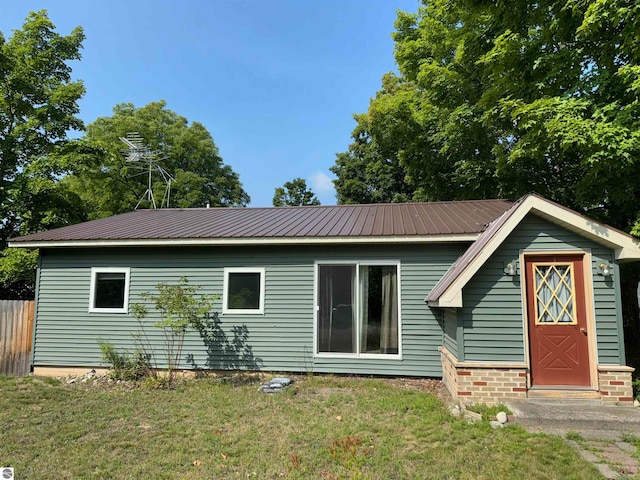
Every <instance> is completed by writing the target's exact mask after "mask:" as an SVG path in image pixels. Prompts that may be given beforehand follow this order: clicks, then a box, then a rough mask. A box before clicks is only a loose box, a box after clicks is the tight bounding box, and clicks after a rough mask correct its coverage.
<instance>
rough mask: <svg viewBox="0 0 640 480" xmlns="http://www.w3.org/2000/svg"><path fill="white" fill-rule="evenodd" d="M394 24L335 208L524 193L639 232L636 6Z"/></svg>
mask: <svg viewBox="0 0 640 480" xmlns="http://www.w3.org/2000/svg"><path fill="white" fill-rule="evenodd" d="M395 26H396V31H395V32H394V33H393V39H394V42H395V58H396V62H397V64H398V70H399V75H396V74H393V73H390V74H386V75H385V76H384V78H383V81H382V89H381V90H380V91H378V92H377V93H376V95H375V97H374V98H373V99H372V100H371V102H370V106H369V109H368V111H367V112H366V113H365V114H361V115H357V116H356V117H355V118H356V121H357V126H356V128H355V130H354V132H353V139H354V142H353V143H352V144H351V145H350V146H349V149H348V150H347V151H346V152H344V153H341V154H338V156H337V160H336V164H335V165H334V167H333V168H332V170H333V172H334V173H335V174H336V175H337V176H338V179H337V180H336V182H335V184H336V190H337V194H338V200H339V202H341V203H351V202H371V201H374V202H377V201H404V200H414V201H420V200H457V199H468V198H488V197H502V198H517V197H519V196H521V195H523V194H525V193H527V192H530V191H536V192H538V193H540V194H542V195H544V196H546V197H547V198H550V199H552V200H556V201H558V202H560V203H562V204H564V205H567V206H569V207H571V208H574V209H577V210H579V211H583V212H585V213H586V214H588V215H590V216H593V217H596V218H598V219H600V220H603V221H605V222H607V223H610V224H611V225H614V226H616V227H618V228H621V229H625V230H627V231H629V230H631V229H633V228H634V227H635V229H634V233H638V234H640V222H639V220H640V218H639V213H640V157H639V154H640V129H639V128H638V127H640V115H639V114H640V103H639V100H640V48H639V47H640V5H635V4H632V3H629V2H625V1H622V0H612V1H607V2H604V1H601V0H592V1H585V0H572V1H569V2H567V1H546V2H529V1H523V0H514V1H512V2H490V1H485V0H431V1H425V2H424V6H422V7H420V8H419V10H418V12H417V13H415V14H412V13H405V12H399V13H398V18H397V21H396V24H395Z"/></svg>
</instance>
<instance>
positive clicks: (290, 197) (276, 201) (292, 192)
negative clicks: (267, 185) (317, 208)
mask: <svg viewBox="0 0 640 480" xmlns="http://www.w3.org/2000/svg"><path fill="white" fill-rule="evenodd" d="M304 205H320V200H318V197H316V194H315V193H313V191H311V189H310V188H307V182H306V181H305V180H304V179H303V178H294V179H293V180H291V181H290V182H286V183H285V184H284V185H283V186H282V187H278V188H276V191H275V194H274V195H273V206H274V207H284V206H304Z"/></svg>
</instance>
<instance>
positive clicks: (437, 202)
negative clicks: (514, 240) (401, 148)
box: [118, 198, 514, 215]
mask: <svg viewBox="0 0 640 480" xmlns="http://www.w3.org/2000/svg"><path fill="white" fill-rule="evenodd" d="M478 202H482V203H490V202H506V203H514V201H513V200H509V199H507V198H481V199H478V200H469V199H468V200H434V201H427V202H392V203H345V204H341V205H340V204H337V205H282V206H279V207H250V206H249V207H239V206H229V207H223V206H218V207H187V208H184V207H171V208H141V209H139V210H132V211H131V212H124V213H134V212H150V211H158V210H164V211H167V210H168V211H184V210H190V211H194V210H273V209H275V208H282V209H295V208H304V209H321V208H337V207H339V208H347V207H349V208H352V207H375V206H381V207H392V206H395V205H435V204H449V203H450V204H455V205H458V204H460V203H478ZM118 215H123V213H119V214H118Z"/></svg>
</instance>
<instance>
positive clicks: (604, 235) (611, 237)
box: [532, 198, 640, 261]
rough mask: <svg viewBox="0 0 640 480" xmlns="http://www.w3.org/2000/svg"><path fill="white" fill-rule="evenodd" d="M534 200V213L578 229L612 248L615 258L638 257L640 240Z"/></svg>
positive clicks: (584, 234)
mask: <svg viewBox="0 0 640 480" xmlns="http://www.w3.org/2000/svg"><path fill="white" fill-rule="evenodd" d="M536 200H537V201H538V202H537V203H536V204H535V205H533V208H532V210H533V211H534V212H535V213H536V214H538V215H540V216H541V217H544V218H546V219H548V220H549V221H550V222H553V223H555V224H559V225H560V226H564V227H568V228H569V229H571V230H573V231H579V232H580V233H582V235H583V236H585V237H587V238H589V239H590V240H593V241H594V242H596V243H599V244H601V245H604V246H606V247H608V248H611V249H613V250H614V251H615V259H616V260H621V261H625V260H639V259H640V240H638V239H636V238H633V237H631V236H630V235H627V234H625V233H622V232H619V231H617V230H615V229H613V228H610V227H608V226H607V225H604V224H602V223H598V222H596V221H595V220H591V219H589V218H586V217H583V216H582V215H578V214H577V213H573V212H571V211H568V210H565V209H564V208H561V207H559V206H557V205H554V204H550V203H547V202H544V201H543V200H542V199H539V198H536Z"/></svg>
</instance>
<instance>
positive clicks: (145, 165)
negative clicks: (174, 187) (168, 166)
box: [120, 132, 175, 210]
mask: <svg viewBox="0 0 640 480" xmlns="http://www.w3.org/2000/svg"><path fill="white" fill-rule="evenodd" d="M120 140H121V141H122V143H124V144H125V145H126V146H127V147H128V148H125V149H122V150H121V151H122V153H123V154H124V155H125V156H126V162H127V163H131V164H132V165H131V168H133V169H136V170H140V173H135V174H133V175H131V177H137V176H139V175H145V174H146V175H147V189H146V190H145V192H144V193H143V194H142V196H141V197H140V200H138V203H137V204H136V207H135V209H134V210H137V209H138V207H139V206H140V204H141V203H142V201H143V200H146V201H147V202H149V204H150V205H151V206H152V207H153V208H154V209H155V208H158V206H157V204H156V199H155V197H154V195H153V173H154V172H155V173H156V174H159V175H160V177H161V178H162V181H163V182H164V184H165V188H164V194H163V195H162V200H161V201H160V208H162V207H167V208H169V201H170V199H171V181H172V180H175V179H174V178H173V176H171V174H170V173H169V172H167V170H165V168H164V167H163V166H162V165H160V162H161V161H162V160H165V159H166V158H167V156H166V155H162V154H161V152H159V151H152V150H151V149H150V148H149V147H147V146H146V145H145V144H144V142H143V139H142V136H140V134H139V133H137V132H131V133H127V136H126V137H120Z"/></svg>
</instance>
